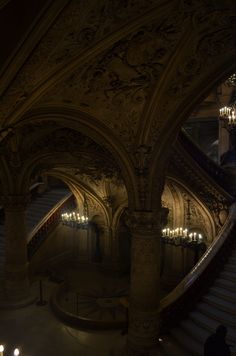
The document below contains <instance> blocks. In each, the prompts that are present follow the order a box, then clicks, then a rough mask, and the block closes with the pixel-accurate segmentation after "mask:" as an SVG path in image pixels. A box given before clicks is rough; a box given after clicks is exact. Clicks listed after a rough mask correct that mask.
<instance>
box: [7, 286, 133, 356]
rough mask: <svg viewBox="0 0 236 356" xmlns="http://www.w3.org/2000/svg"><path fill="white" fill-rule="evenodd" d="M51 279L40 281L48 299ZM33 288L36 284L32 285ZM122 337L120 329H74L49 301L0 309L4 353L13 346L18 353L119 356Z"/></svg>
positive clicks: (121, 348)
mask: <svg viewBox="0 0 236 356" xmlns="http://www.w3.org/2000/svg"><path fill="white" fill-rule="evenodd" d="M52 287H53V284H52V282H49V281H44V300H47V301H48V300H49V294H50V291H51V289H52ZM33 289H34V292H36V291H37V284H36V285H35V286H33ZM125 342H126V336H122V335H121V333H120V330H114V331H88V330H87V331H86V330H77V329H74V328H71V327H69V326H66V325H64V324H63V323H62V322H60V321H59V320H58V319H57V318H56V316H54V314H53V312H52V311H51V308H50V305H49V303H47V304H46V305H45V306H38V305H37V304H36V303H34V304H32V305H29V306H26V307H24V308H20V309H15V310H0V344H3V345H4V347H5V351H4V356H8V355H9V356H10V355H13V350H14V348H16V347H17V348H19V349H20V355H22V356H54V355H55V356H56V355H57V356H62V355H69V356H73V355H77V356H113V355H114V356H115V355H122V354H124V353H123V350H124V347H125Z"/></svg>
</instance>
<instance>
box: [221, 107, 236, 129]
mask: <svg viewBox="0 0 236 356" xmlns="http://www.w3.org/2000/svg"><path fill="white" fill-rule="evenodd" d="M220 117H222V118H223V119H226V120H227V121H228V125H235V124H236V111H235V106H234V105H233V106H224V107H223V108H221V109H220Z"/></svg>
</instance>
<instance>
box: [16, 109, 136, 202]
mask: <svg viewBox="0 0 236 356" xmlns="http://www.w3.org/2000/svg"><path fill="white" fill-rule="evenodd" d="M48 120H50V121H51V122H52V121H54V120H55V122H57V124H59V125H63V126H65V127H66V128H68V129H71V130H74V131H75V132H80V133H82V134H83V135H85V136H87V137H89V138H90V139H91V140H93V141H94V142H95V143H97V144H98V145H102V146H103V147H104V148H105V149H106V150H107V151H109V153H110V154H111V155H112V156H113V157H114V161H115V162H117V164H118V166H119V168H120V170H121V175H122V178H123V179H124V183H125V186H126V189H127V192H128V195H129V196H128V200H129V205H130V206H131V207H132V206H134V205H137V201H138V196H137V192H136V189H135V187H136V177H135V174H134V167H133V162H132V159H131V157H130V156H129V155H128V154H127V152H126V151H125V149H124V147H123V146H122V144H121V142H119V141H118V140H117V138H116V137H115V135H114V134H113V132H112V131H110V130H109V129H108V128H107V127H105V126H104V125H102V124H101V123H98V122H97V121H96V119H95V118H93V117H92V116H90V115H88V114H85V113H83V112H80V111H79V110H77V109H76V110H75V109H74V108H69V107H46V108H37V109H35V110H33V111H30V112H28V113H27V114H26V115H25V116H24V117H23V118H22V120H21V121H20V122H19V123H18V124H17V126H16V127H18V128H19V129H20V128H21V127H24V125H27V124H30V123H31V122H32V121H33V122H34V124H37V123H44V122H46V121H48ZM34 160H35V159H34ZM35 161H36V160H35Z"/></svg>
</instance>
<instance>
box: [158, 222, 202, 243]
mask: <svg viewBox="0 0 236 356" xmlns="http://www.w3.org/2000/svg"><path fill="white" fill-rule="evenodd" d="M162 240H163V242H165V243H169V244H173V245H176V246H180V245H183V246H184V245H195V244H200V243H202V242H203V236H202V234H200V233H197V232H195V231H194V232H189V231H188V229H187V228H182V227H177V228H175V229H169V228H167V229H163V230H162Z"/></svg>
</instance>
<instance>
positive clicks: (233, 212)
mask: <svg viewBox="0 0 236 356" xmlns="http://www.w3.org/2000/svg"><path fill="white" fill-rule="evenodd" d="M235 221H236V203H234V204H233V205H232V206H231V207H230V211H229V215H228V218H227V220H226V222H225V224H224V226H223V227H222V229H221V231H220V232H219V234H218V235H217V237H216V238H215V240H214V241H213V242H212V244H211V245H210V246H209V248H208V249H207V250H206V252H205V253H204V254H203V256H202V257H201V258H200V260H199V261H198V263H197V264H196V265H195V266H194V268H193V269H192V270H191V271H190V272H189V273H188V274H187V275H186V276H185V278H184V279H183V280H182V281H181V282H180V283H179V284H178V285H177V286H176V288H174V289H173V291H172V292H170V293H169V294H168V295H167V296H166V297H164V298H163V299H162V300H161V303H160V313H161V319H162V332H165V330H167V329H169V328H170V327H173V326H175V325H176V324H177V323H178V322H179V320H181V319H183V318H185V317H187V315H188V313H189V312H190V310H191V309H193V307H194V305H195V304H196V303H197V301H198V300H199V299H200V298H201V297H202V295H203V294H205V293H206V292H207V290H208V289H209V287H210V286H211V285H212V284H213V283H214V281H215V279H216V278H217V276H218V274H219V273H220V272H221V271H222V269H223V266H224V264H225V262H226V261H227V259H228V258H229V256H230V254H231V251H232V246H233V243H235V233H236V224H235Z"/></svg>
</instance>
